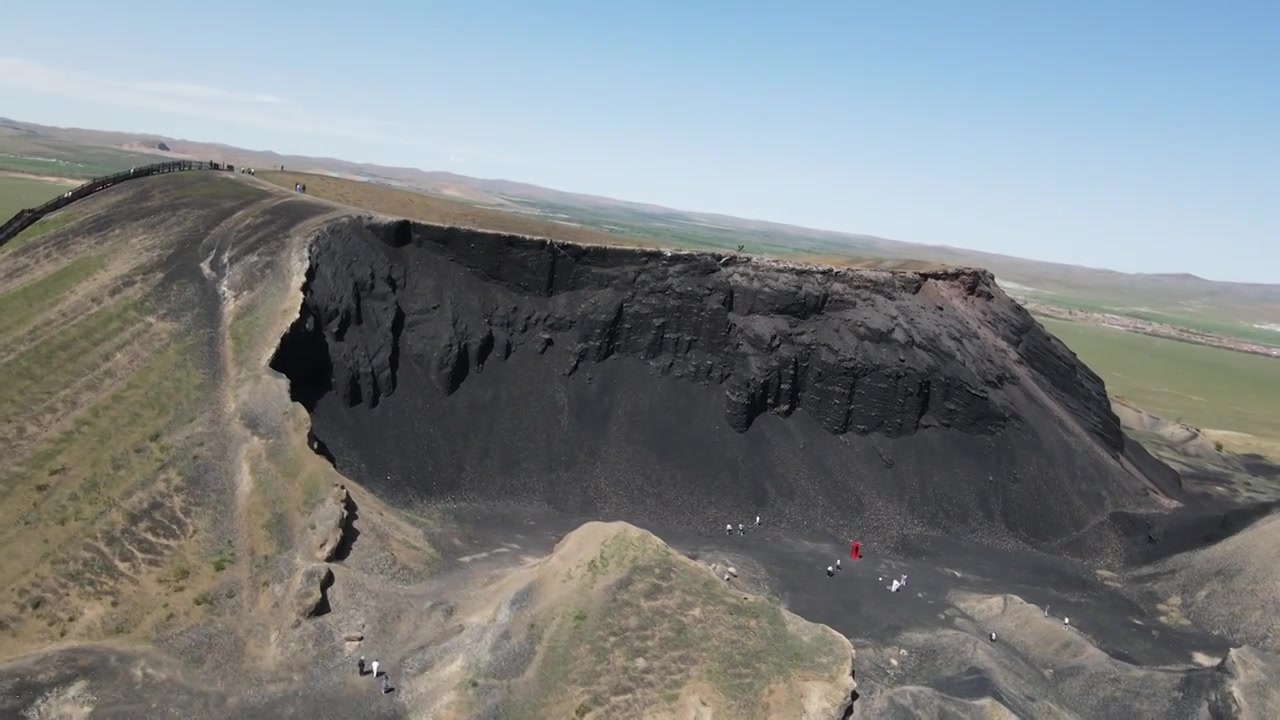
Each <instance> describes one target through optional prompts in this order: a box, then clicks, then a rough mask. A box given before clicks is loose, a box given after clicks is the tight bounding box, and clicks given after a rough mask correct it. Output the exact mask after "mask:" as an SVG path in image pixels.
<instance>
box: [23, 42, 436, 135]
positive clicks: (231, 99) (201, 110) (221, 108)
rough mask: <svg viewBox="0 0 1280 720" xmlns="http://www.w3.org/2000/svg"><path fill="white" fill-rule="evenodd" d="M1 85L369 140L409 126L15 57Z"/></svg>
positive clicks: (276, 98)
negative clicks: (73, 68)
mask: <svg viewBox="0 0 1280 720" xmlns="http://www.w3.org/2000/svg"><path fill="white" fill-rule="evenodd" d="M0 86H6V87H10V88H15V89H18V90H23V91H26V92H32V93H40V94H44V95H56V96H60V97H64V98H69V99H72V100H78V101H86V102H96V103H103V104H107V105H116V106H119V107H127V108H133V109H138V110H150V111H154V112H162V113H169V114H174V115H186V116H191V117H198V118H202V119H206V120H213V121H216V122H223V123H227V124H231V125H238V126H242V127H252V128H260V129H265V130H277V131H287V132H296V133H309V134H316V135H329V136H338V137H353V138H359V139H367V138H368V137H369V136H370V135H371V134H388V133H391V134H396V135H399V134H400V133H401V132H403V131H405V130H406V129H407V128H406V127H405V126H403V125H401V124H400V123H394V122H388V121H384V120H378V119H374V118H362V117H354V116H341V115H336V114H335V115H331V114H327V113H320V112H315V111H312V110H310V109H308V108H305V107H303V106H301V105H299V104H298V103H295V102H293V101H291V100H288V99H286V98H282V97H279V96H277V95H271V94H267V93H260V92H240V91H235V90H227V89H224V88H217V87H210V86H207V85H200V84H196V83H188V82H152V81H148V82H139V81H130V80H121V79H117V78H111V77H105V76H100V75H96V74H90V73H82V72H74V71H70V70H63V69H61V68H58V67H54V66H52V65H48V64H45V63H42V62H38V61H35V60H29V59H26V58H17V57H0ZM404 137H406V139H407V138H409V137H411V136H407V135H406V136H404Z"/></svg>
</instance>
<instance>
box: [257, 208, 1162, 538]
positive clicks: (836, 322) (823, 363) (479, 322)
mask: <svg viewBox="0 0 1280 720" xmlns="http://www.w3.org/2000/svg"><path fill="white" fill-rule="evenodd" d="M310 253H311V255H310V268H309V271H308V275H307V280H306V284H305V287H304V292H303V295H304V299H303V303H302V308H301V311H300V314H299V317H298V319H297V321H296V322H295V323H294V325H293V326H292V328H291V329H290V331H289V332H288V333H287V334H286V336H285V337H284V338H283V339H282V341H281V344H280V347H279V349H278V351H277V353H276V356H275V358H274V359H273V361H272V364H273V367H275V368H276V369H277V370H279V371H281V372H283V373H284V374H286V375H287V376H288V377H289V378H290V380H291V387H292V392H293V395H294V397H295V399H297V400H299V401H301V402H302V403H304V404H305V405H306V407H307V408H308V410H309V411H311V413H312V417H313V423H314V426H313V432H314V434H315V436H316V438H317V440H318V442H319V443H321V444H323V446H324V447H325V448H326V451H327V452H331V453H332V454H333V457H334V458H335V461H336V462H337V463H338V466H339V469H340V470H342V471H343V472H344V473H346V474H348V475H351V476H353V477H355V478H356V479H358V480H360V481H362V482H365V483H370V484H373V485H375V486H382V487H383V488H385V489H386V491H387V492H389V493H391V494H392V495H400V496H403V497H404V498H406V499H407V498H415V497H432V498H458V499H481V500H492V499H508V500H513V501H519V502H530V501H536V502H544V503H548V504H551V505H553V506H556V507H559V508H560V509H564V510H568V511H572V512H581V513H584V514H590V515H593V516H601V515H605V516H610V517H622V518H634V519H643V518H644V517H646V516H654V517H660V518H662V519H664V520H668V521H675V520H679V521H681V522H689V523H711V522H713V521H714V522H715V523H716V525H715V526H716V527H721V526H722V525H723V522H727V521H729V519H732V518H734V517H736V518H739V519H741V518H742V517H745V516H747V515H753V514H754V512H756V511H757V510H760V509H764V508H768V510H769V512H771V513H772V514H773V515H774V516H776V517H778V518H779V521H783V522H790V523H796V524H805V525H822V526H826V527H831V528H832V529H833V530H834V529H837V528H842V527H868V526H876V527H884V528H886V529H889V528H899V529H903V528H907V527H912V528H914V529H919V528H920V527H924V528H937V527H939V526H947V527H949V528H970V529H975V530H987V531H994V532H996V533H997V534H999V533H1002V532H1013V533H1014V534H1015V535H1019V536H1022V537H1024V538H1027V539H1031V540H1033V541H1036V540H1040V541H1048V540H1051V539H1053V538H1056V537H1059V536H1062V535H1065V534H1068V533H1070V532H1073V531H1075V530H1078V529H1079V528H1080V527H1081V523H1082V522H1093V521H1095V520H1097V519H1099V517H1100V515H1101V514H1102V513H1104V512H1106V511H1108V510H1111V509H1116V508H1119V507H1127V506H1129V505H1131V504H1133V503H1134V502H1137V501H1138V500H1139V499H1140V498H1141V496H1142V490H1141V485H1140V483H1139V480H1138V479H1137V478H1135V477H1134V475H1133V473H1132V472H1127V471H1126V470H1124V469H1123V468H1122V463H1121V458H1122V457H1123V456H1124V455H1125V454H1127V453H1129V452H1131V451H1129V450H1126V444H1125V441H1124V436H1123V434H1122V433H1121V430H1120V426H1119V422H1118V421H1117V419H1116V417H1115V415H1114V414H1113V413H1112V411H1111V408H1110V404H1109V403H1108V401H1107V397H1106V392H1105V388H1104V387H1103V383H1102V382H1101V380H1100V379H1099V378H1098V377H1097V376H1096V375H1095V374H1094V373H1092V372H1091V371H1089V370H1088V368H1086V367H1085V366H1084V365H1082V364H1081V363H1080V362H1079V361H1077V360H1076V358H1075V356H1074V355H1073V354H1072V353H1070V351H1068V350H1067V349H1066V348H1065V347H1064V346H1063V345H1062V344H1061V343H1060V342H1059V341H1058V340H1057V339H1056V338H1054V337H1052V336H1051V335H1049V334H1048V333H1047V332H1046V331H1045V330H1044V329H1043V328H1042V327H1041V326H1040V325H1039V324H1038V323H1036V322H1035V320H1034V319H1033V318H1031V316H1030V315H1028V314H1027V313H1026V312H1025V310H1023V309H1022V308H1021V307H1020V306H1019V305H1017V304H1016V303H1014V302H1013V301H1011V300H1010V299H1009V298H1007V297H1006V296H1005V295H1004V294H1003V293H1002V292H1001V291H1000V290H999V289H998V288H997V287H996V285H995V283H994V281H993V279H992V278H991V276H990V275H989V274H987V273H985V272H983V271H976V270H954V271H946V272H935V273H919V274H916V273H897V272H883V271H868V270H835V269H829V268H827V269H823V268H814V267H808V266H793V265H787V264H784V263H778V262H765V261H758V260H755V261H753V260H749V259H746V258H732V257H724V256H713V255H708V254H696V253H666V252H662V251H652V250H636V249H625V248H607V247H586V246H577V245H570V244H559V243H553V242H549V241H545V240H537V239H529V238H520V237H513V236H500V235H494V234H489V233H484V232H480V231H473V230H466V229H458V228H440V227H434V226H426V225H418V224H413V223H410V222H408V221H399V222H392V221H381V220H373V219H371V218H344V219H340V220H337V221H334V222H332V223H330V224H329V225H327V226H326V227H324V228H323V229H322V230H321V231H320V232H319V233H318V234H317V235H316V237H315V238H314V240H313V243H312V246H311V250H310ZM1137 452H1141V451H1140V450H1138V451H1137ZM1129 467H1130V468H1131V471H1132V467H1133V466H1132V464H1130V465H1129ZM731 516H732V517H731ZM713 519H714V520H713Z"/></svg>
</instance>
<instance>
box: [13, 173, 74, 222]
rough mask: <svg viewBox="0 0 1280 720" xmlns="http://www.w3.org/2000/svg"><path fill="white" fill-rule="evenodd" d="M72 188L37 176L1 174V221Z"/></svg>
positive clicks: (37, 205)
mask: <svg viewBox="0 0 1280 720" xmlns="http://www.w3.org/2000/svg"><path fill="white" fill-rule="evenodd" d="M71 189H72V188H71V186H70V185H60V184H58V183H51V182H48V181H46V180H38V179H36V178H19V177H9V176H0V222H5V221H6V220H8V219H9V218H11V217H13V216H14V215H16V214H17V212H18V211H19V210H25V209H27V208H33V207H39V206H40V205H43V204H45V203H47V202H49V201H50V200H52V199H54V198H55V197H57V196H59V195H61V194H63V193H65V192H68V191H70V190H71Z"/></svg>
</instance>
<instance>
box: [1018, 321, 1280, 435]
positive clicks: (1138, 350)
mask: <svg viewBox="0 0 1280 720" xmlns="http://www.w3.org/2000/svg"><path fill="white" fill-rule="evenodd" d="M1039 320H1040V322H1041V323H1042V324H1043V325H1044V326H1045V327H1046V328H1047V329H1048V330H1049V332H1051V333H1053V334H1054V335H1056V336H1057V337H1058V338H1059V339H1061V340H1062V341H1063V342H1064V343H1066V344H1067V346H1068V347H1070V348H1071V350H1072V351H1074V352H1075V353H1076V354H1077V355H1078V356H1079V357H1080V359H1081V360H1083V361H1084V362H1085V363H1086V364H1087V365H1089V367H1091V368H1093V370H1094V371H1095V372H1097V373H1098V374H1099V375H1100V376H1101V377H1102V379H1103V380H1104V381H1105V382H1106V384H1107V390H1108V392H1110V393H1111V394H1112V395H1113V396H1119V397H1122V398H1125V399H1126V400H1129V401H1130V402H1132V403H1133V404H1135V405H1137V406H1138V407H1140V408H1142V409H1144V410H1146V411H1148V412H1150V413H1152V414H1155V415H1158V416H1160V417H1162V418H1164V419H1166V420H1174V421H1181V422H1185V423H1187V424H1190V425H1194V426H1196V427H1200V428H1203V429H1212V430H1225V431H1228V432H1230V433H1243V434H1247V435H1252V436H1255V437H1258V438H1261V439H1264V440H1268V441H1273V442H1277V443H1280V360H1277V359H1275V358H1269V357H1265V356H1262V355H1253V354H1249V353H1242V352H1235V351H1232V350H1223V349H1220V348H1214V347H1209V346H1206V345H1197V344H1193V343H1187V342H1179V341H1177V340H1170V339H1167V338H1159V337H1153V336H1149V335H1141V334H1138V333H1133V332H1127V331H1124V330H1117V329H1114V328H1109V327H1105V326H1102V325H1095V324H1092V323H1081V322H1071V321H1063V320H1055V319H1051V318H1040V319H1039Z"/></svg>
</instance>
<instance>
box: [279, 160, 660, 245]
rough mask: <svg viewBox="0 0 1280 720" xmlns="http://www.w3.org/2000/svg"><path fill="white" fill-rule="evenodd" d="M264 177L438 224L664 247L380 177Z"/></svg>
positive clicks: (311, 192)
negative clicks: (367, 179)
mask: <svg viewBox="0 0 1280 720" xmlns="http://www.w3.org/2000/svg"><path fill="white" fill-rule="evenodd" d="M258 177H260V178H262V179H263V180H266V181H268V182H271V183H274V184H276V185H279V186H280V187H283V188H286V189H292V188H293V185H294V183H305V184H306V186H307V194H308V195H313V196H315V197H318V198H322V199H325V200H329V201H332V202H336V203H339V204H342V205H346V206H348V207H353V208H359V209H363V210H369V211H372V212H375V213H381V214H383V215H391V216H394V217H402V218H407V219H410V220H420V221H422V222H426V223H432V224H435V225H446V226H454V227H466V228H474V229H477V230H488V231H490V232H497V233H506V234H511V235H528V236H532V237H543V238H553V239H556V240H565V241H567V242H575V243H582V244H584V245H618V246H625V247H658V245H657V244H656V243H654V242H652V241H648V240H642V239H638V238H629V237H625V236H621V235H611V234H609V233H607V232H603V231H600V230H594V229H592V228H587V227H581V226H576V225H566V224H563V223H557V222H550V221H547V220H540V219H537V218H532V217H528V216H526V215H521V214H519V213H511V212H503V211H501V210H493V209H490V208H481V207H475V206H473V205H468V204H466V203H463V202H458V201H456V200H446V199H444V198H438V197H432V196H430V195H424V194H422V193H417V192H413V191H411V190H400V189H398V188H392V187H387V186H385V185H377V184H374V183H366V182H359V181H356V180H347V179H345V178H334V177H327V176H324V175H311V174H307V173H295V172H263V173H259V174H258Z"/></svg>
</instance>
